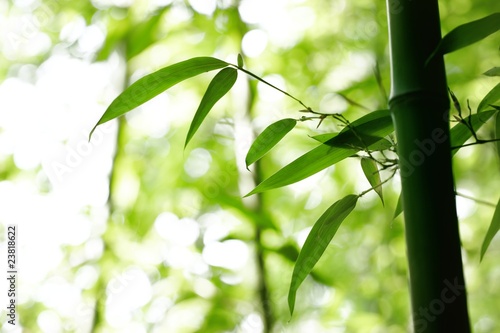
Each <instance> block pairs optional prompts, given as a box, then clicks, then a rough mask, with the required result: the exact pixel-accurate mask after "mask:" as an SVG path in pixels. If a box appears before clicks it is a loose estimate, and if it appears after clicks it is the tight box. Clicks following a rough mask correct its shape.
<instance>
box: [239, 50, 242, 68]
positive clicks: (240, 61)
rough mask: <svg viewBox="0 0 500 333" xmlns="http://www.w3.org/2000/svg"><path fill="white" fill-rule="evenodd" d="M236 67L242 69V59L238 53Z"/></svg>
mask: <svg viewBox="0 0 500 333" xmlns="http://www.w3.org/2000/svg"><path fill="white" fill-rule="evenodd" d="M238 67H243V57H242V56H241V54H239V53H238Z"/></svg>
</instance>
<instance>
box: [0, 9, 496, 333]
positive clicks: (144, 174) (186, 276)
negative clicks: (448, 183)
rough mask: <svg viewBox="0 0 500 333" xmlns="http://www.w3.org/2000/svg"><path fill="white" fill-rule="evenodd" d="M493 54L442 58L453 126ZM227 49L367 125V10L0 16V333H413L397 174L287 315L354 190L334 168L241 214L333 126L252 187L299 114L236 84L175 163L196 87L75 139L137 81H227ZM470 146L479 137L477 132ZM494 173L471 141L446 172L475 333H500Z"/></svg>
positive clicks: (287, 151) (347, 166) (322, 106)
mask: <svg viewBox="0 0 500 333" xmlns="http://www.w3.org/2000/svg"><path fill="white" fill-rule="evenodd" d="M404 2H405V1H402V5H403V6H404ZM440 5H441V7H440V10H441V17H442V29H443V34H445V33H447V32H449V31H450V30H451V29H453V28H454V27H456V26H457V25H460V24H463V23H466V22H468V21H471V20H475V19H478V18H481V17H484V16H486V15H488V14H490V13H492V12H494V11H495V10H496V11H498V10H499V9H500V8H499V7H500V5H499V4H496V5H494V4H492V2H491V1H487V0H480V1H472V0H457V1H453V3H451V2H447V1H442V2H441V4H440ZM494 6H496V7H497V8H494ZM422 20H423V24H425V18H422ZM498 38H499V37H498V34H496V35H493V36H491V37H489V38H487V39H485V40H484V41H482V42H480V43H478V44H475V45H474V46H471V47H468V48H466V49H463V50H460V51H458V52H456V53H454V54H451V55H447V56H446V59H445V60H446V62H447V73H448V84H449V86H450V88H451V89H452V90H453V91H454V92H455V94H456V96H457V97H458V99H459V100H460V102H461V103H462V105H463V108H465V105H466V101H467V99H468V100H469V101H470V104H471V107H472V108H473V109H474V108H475V107H476V106H477V104H478V103H479V101H480V100H481V99H482V98H483V97H484V95H485V94H486V93H487V92H488V91H489V90H490V89H491V88H492V87H493V86H494V85H495V84H497V81H498V80H495V78H491V77H486V76H483V75H482V73H484V72H485V71H486V70H488V69H490V68H492V67H494V66H499V65H500V59H499V49H498V46H499V39H498ZM238 53H241V54H242V55H243V57H244V61H245V67H246V68H247V69H249V70H250V71H252V72H254V73H256V74H257V75H260V76H261V77H263V78H265V79H266V80H268V81H269V82H272V83H273V84H275V85H276V86H278V87H280V88H281V89H284V90H286V91H287V92H289V93H291V94H292V95H294V96H295V97H297V98H299V99H300V100H302V101H303V102H304V103H305V104H307V105H308V106H311V107H312V108H313V109H314V110H317V111H320V112H325V113H335V112H339V113H342V114H343V115H344V116H345V117H346V118H347V119H349V120H350V121H353V120H355V119H357V118H359V117H360V116H362V115H364V114H366V112H367V111H366V110H365V109H363V108H360V107H357V106H355V105H353V104H352V103H349V102H348V101H347V100H346V99H345V98H342V97H341V95H339V93H340V94H342V95H343V96H346V97H348V98H349V100H352V101H354V102H356V103H359V104H361V105H363V106H365V107H366V108H367V109H369V110H377V109H383V108H386V107H387V96H388V94H389V87H390V80H389V57H388V43H387V24H386V9H385V4H384V3H383V2H381V1H368V0H356V1H345V0H328V1H327V0H308V1H304V0H294V1H285V0H273V1H263V0H241V1H237V0H190V1H180V0H135V1H134V0H93V1H87V0H85V1H69V0H17V1H13V0H9V1H2V2H0V81H1V82H0V222H1V223H0V228H1V229H2V230H1V231H0V239H1V249H2V258H5V253H6V252H4V249H6V243H5V236H6V231H5V229H6V225H7V224H16V225H17V226H18V261H19V265H18V267H19V275H18V287H17V288H18V298H17V305H18V316H19V319H20V322H19V323H18V325H17V326H16V327H14V328H13V327H12V325H4V326H3V327H2V328H1V329H0V332H2V333H3V332H44V333H45V332H47V333H58V332H130V333H132V332H134V333H136V332H137V333H142V332H173V333H188V332H207V333H210V332H214V333H216V332H248V333H253V332H264V333H268V332H286V333H291V332H297V333H298V332H301V333H302V332H339V333H340V332H373V333H375V332H389V333H399V332H408V331H410V328H409V324H410V307H409V295H408V290H407V286H408V283H407V275H406V267H407V266H406V258H405V242H404V234H403V220H402V216H399V217H398V218H396V219H393V215H394V210H395V207H396V203H397V198H398V195H399V190H400V184H399V180H398V177H395V178H394V179H393V180H392V181H390V182H389V183H387V185H385V186H384V196H385V206H382V204H381V203H380V200H379V199H378V197H377V196H376V194H374V193H369V194H367V195H366V196H364V197H362V199H361V200H360V202H359V203H358V206H357V208H356V209H355V211H354V212H353V213H352V214H351V215H350V216H349V217H348V218H347V219H346V221H344V223H343V225H342V226H341V228H340V229H339V231H338V233H337V235H336V236H335V237H334V239H333V241H332V243H331V244H330V246H329V247H328V248H327V250H326V252H325V255H324V256H323V258H322V259H321V260H320V262H319V263H318V265H317V266H316V268H315V269H314V270H313V274H311V276H310V277H308V278H307V279H306V280H305V281H304V284H303V285H302V287H301V288H300V289H299V292H298V295H297V304H296V307H295V313H294V316H293V318H291V319H290V314H289V311H288V307H287V293H288V287H289V283H290V278H291V274H292V269H293V263H294V260H295V258H296V256H297V254H298V250H299V249H300V246H301V245H302V244H303V242H304V240H305V238H306V236H307V233H308V232H309V230H310V228H311V227H312V225H313V223H314V222H315V221H316V220H317V218H318V217H319V216H320V215H321V214H322V213H323V212H324V210H325V209H326V208H327V207H329V206H330V205H331V204H332V203H333V202H334V201H336V200H338V199H340V198H342V197H344V196H345V195H347V194H351V193H360V192H362V191H364V190H366V189H368V188H370V187H371V186H370V185H369V183H368V182H367V181H366V179H365V177H364V176H363V173H362V170H361V167H360V166H359V161H358V160H357V159H348V160H345V161H343V162H342V163H340V164H338V165H336V166H334V167H331V168H329V169H327V170H325V171H322V172H320V173H318V174H316V175H314V176H312V177H310V178H309V179H307V180H304V181H301V182H299V183H296V184H293V185H291V186H287V187H285V188H281V189H276V190H272V191H269V192H266V193H263V194H262V195H255V196H252V197H249V198H245V199H242V196H243V195H244V194H246V193H248V192H249V191H250V190H251V189H252V188H253V187H254V186H255V184H256V183H259V182H260V181H262V180H263V179H265V178H267V177H269V176H270V175H272V174H273V173H274V172H276V171H277V170H278V169H279V168H280V167H282V166H284V165H286V164H287V163H289V162H291V161H292V160H294V159H295V158H297V157H298V156H300V155H302V154H303V153H305V152H306V151H308V150H310V149H312V148H313V147H315V146H316V144H315V141H314V140H313V139H311V138H310V137H309V136H312V135H315V134H319V133H327V132H332V131H338V130H340V129H341V126H339V124H338V123H335V122H334V121H332V120H331V119H326V120H325V121H324V122H323V123H322V124H321V126H320V127H319V128H316V127H317V125H318V122H317V121H310V122H301V123H299V124H298V125H297V127H296V128H295V129H294V130H293V131H292V132H291V133H290V135H288V136H287V137H286V138H285V139H284V140H283V141H282V142H281V143H280V144H279V145H278V146H277V147H276V148H275V150H274V151H273V152H272V153H270V154H268V155H267V156H265V157H264V158H263V159H262V161H261V162H260V163H258V164H257V165H256V166H255V167H252V168H251V169H250V171H247V170H246V169H245V166H244V157H245V154H246V152H247V151H248V148H249V147H250V144H251V142H252V140H253V137H255V134H257V133H260V132H261V131H262V130H263V129H264V128H265V127H266V126H268V125H269V124H271V123H272V122H274V121H277V120H279V119H281V118H285V117H290V118H299V117H300V116H302V115H304V114H303V113H299V112H298V111H299V110H300V109H301V106H300V105H299V104H298V103H296V102H295V101H293V100H292V99H290V98H287V97H286V96H284V95H283V94H281V93H279V92H278V91H276V90H273V89H271V88H269V87H268V86H265V85H262V84H261V83H257V81H256V80H253V79H249V78H248V77H245V76H244V75H241V74H242V73H240V75H239V78H238V81H237V83H236V85H235V87H234V88H233V89H232V91H231V92H230V93H229V94H228V95H227V96H225V97H224V98H223V99H222V100H221V101H220V102H219V103H218V104H216V106H215V107H214V109H213V110H212V112H211V114H210V115H209V116H208V117H207V119H206V121H205V122H204V123H203V124H202V126H201V127H200V130H199V131H198V133H197V134H196V135H195V136H194V139H193V140H192V141H191V142H190V144H189V145H188V146H187V147H186V149H184V140H185V137H186V133H187V130H188V128H189V124H190V121H191V119H192V117H193V115H194V112H195V111H196V108H197V106H198V103H199V101H200V100H201V97H202V95H203V93H204V91H205V89H206V87H207V85H208V83H209V81H210V79H211V78H212V77H213V73H208V74H203V75H201V76H198V77H196V78H193V79H190V80H187V81H185V82H183V83H181V84H179V85H178V86H175V87H174V88H172V89H170V90H168V91H167V92H165V93H162V94H161V95H159V96H158V97H156V98H155V99H153V100H151V101H150V102H148V103H146V104H144V105H143V106H141V107H139V108H137V109H135V110H134V111H132V112H130V113H128V114H127V115H126V116H124V117H121V118H120V119H119V120H114V121H111V122H108V123H106V124H104V125H101V126H99V127H98V128H97V130H96V131H95V133H94V135H93V137H92V140H90V141H88V134H89V132H90V130H91V129H92V127H93V126H94V124H95V123H96V122H97V120H98V119H99V118H100V116H101V115H102V114H103V112H104V111H105V109H106V107H107V106H108V105H109V104H110V103H111V101H112V100H113V99H114V98H115V97H116V96H117V95H118V94H119V93H120V92H121V91H123V89H124V88H125V87H127V86H128V85H129V84H131V83H133V82H134V81H136V80H137V79H139V78H141V77H142V76H144V75H145V74H148V73H151V72H153V71H155V70H157V69H160V68H162V67H164V66H167V65H171V64H173V63H176V62H179V61H182V60H185V59H188V58H191V57H196V56H213V57H217V58H220V59H222V60H225V61H228V62H231V63H236V61H237V60H236V59H237V55H238ZM452 125H453V124H452ZM479 135H480V137H483V138H491V137H493V135H494V122H490V123H488V124H486V125H485V126H483V128H482V130H481V131H480V132H479ZM498 156H499V155H498V153H497V151H496V149H495V146H494V145H493V144H488V145H476V146H473V147H468V148H464V149H462V150H461V151H460V152H459V153H458V154H457V155H456V156H455V158H454V168H455V169H454V172H455V175H456V186H457V189H458V191H459V192H461V193H463V194H465V195H467V196H470V197H473V198H477V199H480V200H482V201H486V203H480V202H477V201H475V200H471V199H466V198H464V197H457V200H458V206H459V212H458V213H459V218H460V230H461V236H462V245H463V257H464V260H465V271H466V281H467V283H468V285H467V287H468V293H469V308H470V314H471V320H472V324H473V328H474V331H475V332H476V333H487V332H491V333H493V332H499V331H500V320H499V319H498V309H499V308H500V284H499V283H498V281H500V265H498V261H497V260H496V258H498V255H499V254H500V239H499V238H498V237H496V238H495V239H494V240H493V242H492V244H491V246H490V249H489V250H488V252H487V254H486V256H485V258H484V259H483V261H482V262H481V263H479V250H480V247H481V243H482V240H483V238H484V235H485V233H486V230H487V228H488V226H489V223H490V221H491V217H492V215H493V211H494V206H495V204H496V202H497V201H498V195H499V193H498V188H499V185H500V180H499V177H498V175H499V172H498V171H499V159H498ZM388 175H389V174H385V173H383V174H382V177H383V178H386V177H387V176H388ZM488 203H491V204H493V205H491V204H488ZM423 241H425V240H423ZM1 267H2V271H3V272H6V270H7V269H6V260H4V259H2V260H1ZM0 281H1V282H0V289H1V290H2V291H1V293H2V295H3V294H4V291H6V290H7V281H6V279H4V278H2V279H0ZM2 299H4V297H3V296H2ZM4 305H5V304H3V305H2V306H1V308H0V309H1V310H0V318H2V324H4V323H5V320H4V318H5V315H6V311H5V306H4Z"/></svg>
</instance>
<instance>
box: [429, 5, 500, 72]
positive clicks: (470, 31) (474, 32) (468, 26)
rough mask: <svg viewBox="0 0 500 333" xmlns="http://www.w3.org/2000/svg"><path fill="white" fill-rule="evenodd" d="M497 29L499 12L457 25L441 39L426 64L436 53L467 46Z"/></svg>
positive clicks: (499, 27) (445, 52)
mask: <svg viewBox="0 0 500 333" xmlns="http://www.w3.org/2000/svg"><path fill="white" fill-rule="evenodd" d="M498 30H500V13H494V14H491V15H489V16H486V17H483V18H481V19H479V20H476V21H472V22H469V23H465V24H463V25H461V26H458V27H456V28H455V29H453V30H452V31H450V32H449V33H448V34H447V35H446V36H444V37H443V39H441V42H440V43H439V44H438V46H437V48H436V49H435V50H434V52H432V54H431V55H430V57H429V58H428V59H427V61H426V64H428V63H429V62H430V61H431V60H432V58H434V57H435V56H436V55H438V54H442V55H444V54H447V53H450V52H453V51H456V50H458V49H461V48H463V47H466V46H469V45H471V44H474V43H476V42H478V41H480V40H481V39H483V38H486V37H488V36H489V35H491V34H493V33H495V32H497V31H498Z"/></svg>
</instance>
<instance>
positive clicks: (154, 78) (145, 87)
mask: <svg viewBox="0 0 500 333" xmlns="http://www.w3.org/2000/svg"><path fill="white" fill-rule="evenodd" d="M226 66H228V63H226V62H224V61H222V60H219V59H216V58H211V57H199V58H192V59H189V60H186V61H182V62H179V63H177V64H175V65H171V66H168V67H165V68H162V69H160V70H158V71H156V72H154V73H151V74H149V75H146V76H144V77H143V78H141V79H139V80H137V81H136V82H134V83H133V84H132V85H130V86H129V87H128V88H127V89H125V90H124V91H123V92H122V93H121V94H120V95H119V96H118V97H116V98H115V100H114V101H113V102H112V103H111V105H110V106H108V108H107V109H106V111H105V112H104V114H103V115H102V117H101V119H99V121H98V122H97V124H96V125H95V126H94V128H93V129H92V131H91V132H90V134H89V138H90V137H91V136H92V133H93V132H94V130H95V129H96V127H97V126H99V125H100V124H103V123H105V122H107V121H110V120H112V119H115V118H117V117H119V116H121V115H123V114H124V113H126V112H128V111H130V110H132V109H134V108H136V107H138V106H139V105H141V104H143V103H145V102H147V101H149V100H150V99H152V98H153V97H155V96H156V95H158V94H160V93H162V92H164V91H165V90H167V89H168V88H170V87H172V86H174V85H176V84H177V83H179V82H181V81H184V80H186V79H189V78H191V77H193V76H196V75H199V74H201V73H204V72H209V71H212V70H215V69H219V68H223V67H226Z"/></svg>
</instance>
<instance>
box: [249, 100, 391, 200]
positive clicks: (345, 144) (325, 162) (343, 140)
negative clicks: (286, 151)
mask: <svg viewBox="0 0 500 333" xmlns="http://www.w3.org/2000/svg"><path fill="white" fill-rule="evenodd" d="M366 119H369V120H368V121H366ZM354 131H355V133H354ZM393 131H394V128H393V125H392V120H391V117H390V115H389V111H388V110H378V111H374V112H371V113H369V114H367V115H366V116H363V117H362V118H360V119H358V120H357V121H354V122H353V123H352V124H351V125H350V126H349V128H348V129H346V130H345V131H342V132H341V133H340V134H339V135H337V136H335V137H333V138H332V139H330V140H328V141H326V142H325V143H324V144H322V145H320V146H318V147H316V148H314V149H313V150H311V151H309V152H307V153H306V154H304V155H302V156H300V157H299V158H297V159H296V160H295V161H293V162H292V163H290V164H288V165H286V166H285V167H283V168H282V169H281V170H279V171H278V172H276V173H275V174H274V175H272V176H271V177H269V178H267V179H266V180H264V181H263V182H262V183H260V184H259V185H258V186H257V187H256V188H254V189H253V190H252V191H251V192H250V193H248V194H247V195H246V196H249V195H252V194H255V193H259V192H263V191H267V190H270V189H274V188H278V187H281V186H285V185H290V184H293V183H295V182H298V181H300V180H302V179H305V178H307V177H309V176H311V175H313V174H315V173H317V172H319V171H321V170H323V169H325V168H327V167H329V166H332V165H334V164H335V163H337V162H340V161H342V160H343V159H345V158H348V157H349V156H351V155H353V154H355V153H357V152H358V151H359V150H361V149H362V147H363V146H364V145H366V146H368V147H369V146H370V145H372V144H373V143H375V142H377V141H379V140H380V139H381V138H383V137H384V136H386V135H388V134H390V133H392V132H393ZM359 137H361V138H362V139H363V142H360V140H359Z"/></svg>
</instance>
